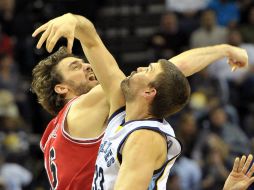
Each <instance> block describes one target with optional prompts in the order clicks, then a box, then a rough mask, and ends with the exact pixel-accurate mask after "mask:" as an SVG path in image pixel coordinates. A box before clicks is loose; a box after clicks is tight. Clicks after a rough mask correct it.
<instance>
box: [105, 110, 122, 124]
mask: <svg viewBox="0 0 254 190" xmlns="http://www.w3.org/2000/svg"><path fill="white" fill-rule="evenodd" d="M123 111H125V106H124V107H121V108H119V109H117V110H116V111H115V112H114V113H113V114H112V115H111V116H110V117H109V118H108V124H109V122H110V121H111V120H112V119H113V118H114V117H115V116H116V115H117V114H119V113H121V112H123Z"/></svg>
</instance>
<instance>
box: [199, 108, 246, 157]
mask: <svg viewBox="0 0 254 190" xmlns="http://www.w3.org/2000/svg"><path fill="white" fill-rule="evenodd" d="M208 124H209V128H205V129H204V131H205V130H208V131H207V132H208V133H207V132H206V133H207V134H209V133H211V132H212V133H214V134H216V135H218V136H219V137H220V138H222V139H223V140H224V141H225V143H226V144H227V146H228V147H229V156H230V158H232V160H233V159H234V157H236V156H237V155H239V154H248V153H249V151H250V141H249V139H248V137H247V136H246V134H245V133H244V132H243V131H242V129H241V128H240V127H239V126H236V125H233V124H232V123H230V122H229V121H228V116H227V115H226V113H225V111H224V109H223V108H222V107H220V106H219V107H215V108H214V109H212V110H211V111H210V114H209V123H208ZM204 131H203V132H204ZM206 136H207V135H205V134H204V133H203V138H204V140H205V139H206ZM242 147H244V148H242Z"/></svg>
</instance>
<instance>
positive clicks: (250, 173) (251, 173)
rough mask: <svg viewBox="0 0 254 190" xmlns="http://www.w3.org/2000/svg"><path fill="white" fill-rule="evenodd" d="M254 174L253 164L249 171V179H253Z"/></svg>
mask: <svg viewBox="0 0 254 190" xmlns="http://www.w3.org/2000/svg"><path fill="white" fill-rule="evenodd" d="M253 173H254V164H252V166H251V168H250V169H249V171H248V173H247V174H246V175H247V176H248V177H251V176H252V175H253Z"/></svg>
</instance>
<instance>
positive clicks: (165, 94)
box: [149, 59, 190, 118]
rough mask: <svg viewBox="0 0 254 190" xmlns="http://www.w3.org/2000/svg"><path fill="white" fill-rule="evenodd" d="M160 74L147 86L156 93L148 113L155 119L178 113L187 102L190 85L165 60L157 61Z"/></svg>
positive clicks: (173, 66)
mask: <svg viewBox="0 0 254 190" xmlns="http://www.w3.org/2000/svg"><path fill="white" fill-rule="evenodd" d="M158 63H159V64H161V67H162V72H161V73H160V74H158V76H157V77H156V79H155V80H154V81H152V82H151V83H150V84H149V85H150V86H151V87H154V88H155V89H156V91H157V93H156V95H155V97H154V99H153V102H152V103H151V105H150V109H149V111H150V113H151V114H152V115H153V116H155V117H157V118H165V117H168V116H170V115H172V114H174V113H176V112H178V111H180V110H181V109H182V108H183V107H184V106H185V105H186V104H187V102H188V99H189V96H190V85H189V82H188V80H187V79H186V77H185V76H184V74H183V73H182V72H181V71H180V70H179V69H178V68H177V67H176V66H175V65H174V64H172V63H171V62H169V61H168V60H165V59H160V60H159V61H158Z"/></svg>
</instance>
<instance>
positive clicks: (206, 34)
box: [190, 10, 227, 48]
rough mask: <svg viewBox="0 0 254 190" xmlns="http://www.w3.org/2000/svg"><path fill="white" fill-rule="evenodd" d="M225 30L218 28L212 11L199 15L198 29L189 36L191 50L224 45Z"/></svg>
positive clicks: (225, 38)
mask: <svg viewBox="0 0 254 190" xmlns="http://www.w3.org/2000/svg"><path fill="white" fill-rule="evenodd" d="M226 40H227V29H226V28H225V27H221V26H218V25H217V23H216V15H215V13H214V11H212V10H206V11H204V12H203V13H202V15H201V23H200V28H198V29H197V30H195V31H194V32H193V33H192V34H191V39H190V44H191V47H192V48H196V47H202V46H208V45H216V44H221V43H225V42H226Z"/></svg>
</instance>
